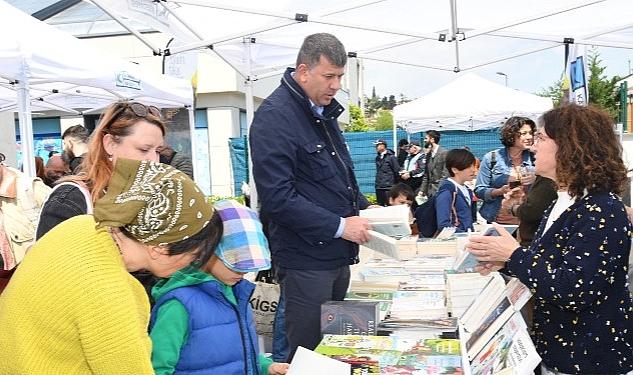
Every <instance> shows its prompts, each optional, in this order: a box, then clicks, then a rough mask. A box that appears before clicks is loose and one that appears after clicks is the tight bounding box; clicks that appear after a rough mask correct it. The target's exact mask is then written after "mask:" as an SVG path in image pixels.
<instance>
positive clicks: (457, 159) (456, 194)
mask: <svg viewBox="0 0 633 375" xmlns="http://www.w3.org/2000/svg"><path fill="white" fill-rule="evenodd" d="M446 169H447V170H448V174H449V177H448V178H446V179H445V180H444V181H442V182H441V183H440V187H439V189H438V191H437V195H436V197H435V213H436V215H437V229H438V230H442V229H443V228H446V227H455V228H456V230H455V231H456V232H466V231H468V229H471V230H472V229H473V222H474V221H475V218H476V215H477V212H476V210H475V207H476V206H475V205H474V204H473V199H474V194H473V192H472V191H471V190H470V189H469V188H468V187H467V186H466V185H464V183H465V182H467V181H470V180H472V179H474V178H475V156H474V155H473V154H472V153H471V152H470V151H468V150H465V149H454V150H450V151H449V152H448V154H447V155H446Z"/></svg>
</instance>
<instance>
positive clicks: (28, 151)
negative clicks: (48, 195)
mask: <svg viewBox="0 0 633 375" xmlns="http://www.w3.org/2000/svg"><path fill="white" fill-rule="evenodd" d="M26 70H27V66H26V62H22V69H21V74H20V75H21V77H20V79H19V81H18V90H17V91H18V119H19V124H20V142H21V143H22V147H21V149H22V170H23V172H24V174H26V175H27V176H29V177H35V176H36V174H35V151H34V147H33V119H32V118H31V98H30V94H29V80H28V78H27V76H26Z"/></svg>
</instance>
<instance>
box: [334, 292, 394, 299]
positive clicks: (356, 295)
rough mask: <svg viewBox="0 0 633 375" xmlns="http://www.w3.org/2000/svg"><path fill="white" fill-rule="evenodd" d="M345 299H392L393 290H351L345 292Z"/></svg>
mask: <svg viewBox="0 0 633 375" xmlns="http://www.w3.org/2000/svg"><path fill="white" fill-rule="evenodd" d="M345 299H352V300H370V301H391V300H392V299H393V292H360V291H349V292H347V294H345Z"/></svg>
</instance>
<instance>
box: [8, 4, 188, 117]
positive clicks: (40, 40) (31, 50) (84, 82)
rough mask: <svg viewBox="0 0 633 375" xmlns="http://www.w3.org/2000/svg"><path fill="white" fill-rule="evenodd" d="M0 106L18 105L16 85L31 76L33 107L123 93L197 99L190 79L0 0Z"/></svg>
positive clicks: (89, 102)
mask: <svg viewBox="0 0 633 375" xmlns="http://www.w3.org/2000/svg"><path fill="white" fill-rule="evenodd" d="M0 35H2V39H1V40H0V111H2V110H15V108H16V105H17V102H16V100H17V96H16V94H15V92H14V91H15V90H16V85H15V84H12V82H14V81H16V80H21V79H23V78H26V79H28V81H29V86H30V94H31V98H32V103H33V106H34V108H33V109H43V110H45V109H55V110H64V109H65V110H67V111H68V112H72V109H82V110H85V109H93V108H102V107H103V106H105V105H107V104H108V103H111V102H112V101H114V100H117V99H120V98H129V99H136V100H140V101H142V102H147V103H152V104H154V105H157V106H159V107H183V106H190V105H192V103H193V92H192V89H191V83H190V82H189V81H186V80H181V79H176V78H173V77H168V76H164V75H156V74H150V73H148V72H147V71H146V70H145V71H143V70H142V69H141V68H140V67H139V66H137V65H136V64H133V63H130V62H127V61H124V60H123V59H119V58H115V57H112V56H108V55H105V54H104V53H103V52H102V51H98V50H96V49H94V48H91V47H90V46H89V45H88V44H85V43H83V42H82V41H80V40H78V39H77V38H75V37H73V36H72V35H69V34H67V33H65V32H63V31H60V30H58V29H57V28H55V27H53V26H50V25H47V24H46V23H44V22H41V21H38V20H36V19H35V18H33V17H31V16H29V15H27V14H25V13H23V12H21V11H19V10H17V9H15V8H13V7H12V6H10V5H8V4H7V3H5V2H4V1H1V0H0Z"/></svg>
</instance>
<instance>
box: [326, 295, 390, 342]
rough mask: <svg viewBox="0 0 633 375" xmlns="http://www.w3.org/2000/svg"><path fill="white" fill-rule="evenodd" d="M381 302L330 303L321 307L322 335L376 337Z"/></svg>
mask: <svg viewBox="0 0 633 375" xmlns="http://www.w3.org/2000/svg"><path fill="white" fill-rule="evenodd" d="M378 322H380V301H354V300H345V301H328V302H325V303H324V304H322V305H321V333H323V334H331V335H371V336H373V335H376V333H377V327H378Z"/></svg>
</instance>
